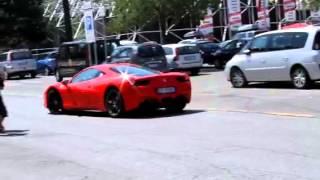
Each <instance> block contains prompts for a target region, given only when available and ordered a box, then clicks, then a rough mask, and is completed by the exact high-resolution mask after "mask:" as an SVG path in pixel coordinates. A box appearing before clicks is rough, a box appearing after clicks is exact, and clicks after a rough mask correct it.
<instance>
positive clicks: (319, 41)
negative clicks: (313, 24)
mask: <svg viewBox="0 0 320 180" xmlns="http://www.w3.org/2000/svg"><path fill="white" fill-rule="evenodd" d="M313 49H314V50H320V32H317V34H316V37H315V38H314V44H313Z"/></svg>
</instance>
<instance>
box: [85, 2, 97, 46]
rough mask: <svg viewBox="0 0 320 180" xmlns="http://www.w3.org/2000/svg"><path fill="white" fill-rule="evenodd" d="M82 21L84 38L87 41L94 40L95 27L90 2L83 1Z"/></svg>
mask: <svg viewBox="0 0 320 180" xmlns="http://www.w3.org/2000/svg"><path fill="white" fill-rule="evenodd" d="M82 10H83V21H84V30H85V34H86V40H87V42H88V43H92V42H95V41H96V36H95V28H94V17H93V11H92V5H91V3H90V2H87V3H84V5H83V7H82Z"/></svg>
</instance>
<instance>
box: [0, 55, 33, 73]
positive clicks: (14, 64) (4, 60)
mask: <svg viewBox="0 0 320 180" xmlns="http://www.w3.org/2000/svg"><path fill="white" fill-rule="evenodd" d="M0 66H2V68H3V69H4V75H5V79H9V78H10V77H11V76H20V78H24V77H25V76H26V75H30V76H31V77H32V78H35V77H36V75H37V62H36V60H35V59H34V58H33V56H32V54H31V52H30V50H28V49H16V50H10V51H8V52H5V53H2V54H0Z"/></svg>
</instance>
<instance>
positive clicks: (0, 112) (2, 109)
mask: <svg viewBox="0 0 320 180" xmlns="http://www.w3.org/2000/svg"><path fill="white" fill-rule="evenodd" d="M5 79H6V78H5V74H4V69H3V68H0V133H3V132H4V131H5V128H4V126H3V121H4V119H5V118H6V117H7V116H8V113H7V108H6V106H5V105H4V103H3V99H2V94H1V91H2V90H3V88H4V81H5Z"/></svg>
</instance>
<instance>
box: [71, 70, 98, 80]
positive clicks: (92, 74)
mask: <svg viewBox="0 0 320 180" xmlns="http://www.w3.org/2000/svg"><path fill="white" fill-rule="evenodd" d="M101 75H103V72H101V71H99V70H96V69H88V70H85V71H83V72H81V73H80V74H78V75H77V76H76V77H74V78H73V79H72V81H71V83H79V82H83V81H89V80H92V79H95V78H97V77H100V76H101Z"/></svg>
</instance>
